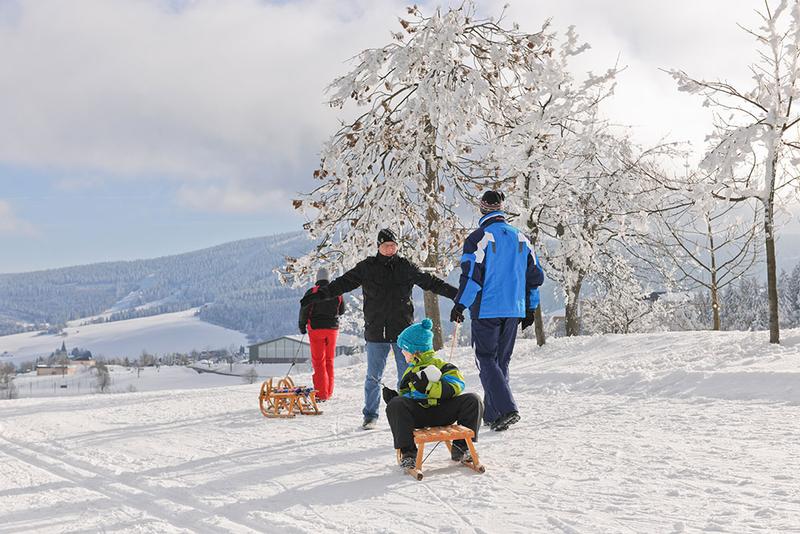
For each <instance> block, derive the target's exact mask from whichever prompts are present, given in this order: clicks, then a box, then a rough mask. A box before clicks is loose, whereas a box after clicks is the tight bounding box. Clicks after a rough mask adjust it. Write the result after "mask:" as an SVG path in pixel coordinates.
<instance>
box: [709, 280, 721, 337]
mask: <svg viewBox="0 0 800 534" xmlns="http://www.w3.org/2000/svg"><path fill="white" fill-rule="evenodd" d="M715 278H716V277H715V276H713V275H712V277H711V315H712V317H713V321H714V325H713V330H722V322H721V321H720V319H719V290H718V289H717V282H716V279H715Z"/></svg>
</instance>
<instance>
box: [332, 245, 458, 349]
mask: <svg viewBox="0 0 800 534" xmlns="http://www.w3.org/2000/svg"><path fill="white" fill-rule="evenodd" d="M415 285H417V286H419V287H421V288H422V289H424V290H427V291H433V292H434V293H436V294H437V295H442V296H443V297H447V298H449V299H453V298H454V297H455V296H456V293H457V292H458V290H457V289H456V288H455V287H453V286H451V285H450V284H448V283H447V282H445V281H444V280H442V279H441V278H437V277H436V276H433V275H432V274H428V273H424V272H422V271H420V270H419V268H418V267H417V266H416V265H414V264H413V263H411V262H410V261H408V260H407V259H405V258H402V257H400V256H398V255H396V254H395V255H394V256H391V257H386V256H383V255H381V254H376V255H375V256H371V257H369V258H367V259H365V260H362V261H360V262H359V263H358V264H357V265H356V266H355V267H353V268H352V269H350V270H349V271H347V272H346V273H344V274H343V275H342V276H340V277H339V278H337V279H335V280H333V281H332V282H331V283H330V285H329V286H328V288H327V289H328V292H329V294H330V295H331V296H337V295H341V294H342V293H347V292H348V291H352V290H354V289H356V288H357V287H359V286H361V291H362V293H363V295H364V338H365V339H366V340H367V341H376V342H381V343H394V342H395V341H397V336H398V335H399V334H400V332H402V331H403V330H404V329H405V328H406V327H407V326H408V325H410V324H411V323H413V322H414V304H413V303H412V302H411V290H412V289H413V288H414V286H415Z"/></svg>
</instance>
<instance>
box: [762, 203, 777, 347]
mask: <svg viewBox="0 0 800 534" xmlns="http://www.w3.org/2000/svg"><path fill="white" fill-rule="evenodd" d="M772 198H773V195H770V201H769V202H768V203H767V204H766V205H765V206H764V234H765V236H766V248H767V294H768V295H769V342H770V343H780V342H781V341H780V326H779V323H778V275H777V259H776V257H775V233H774V230H775V228H774V213H773V206H772Z"/></svg>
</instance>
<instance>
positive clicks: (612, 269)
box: [581, 255, 674, 334]
mask: <svg viewBox="0 0 800 534" xmlns="http://www.w3.org/2000/svg"><path fill="white" fill-rule="evenodd" d="M598 259H600V260H601V261H600V262H599V265H600V268H599V269H598V270H597V271H596V272H595V273H593V276H592V280H593V281H594V284H593V286H594V287H593V289H594V292H593V294H592V296H591V297H588V298H585V299H583V301H582V303H581V321H582V323H583V326H584V330H585V331H586V332H587V333H590V334H595V333H603V334H605V333H614V334H628V333H633V332H654V331H663V330H667V329H668V328H669V325H670V316H671V315H672V312H673V311H674V310H673V307H671V306H670V305H669V304H668V303H667V302H666V301H665V300H664V299H659V298H657V296H654V298H649V297H650V295H649V294H648V292H647V291H646V290H645V289H644V288H643V286H642V284H641V283H640V281H639V280H638V279H637V278H636V275H635V272H634V267H633V266H632V265H631V264H630V263H629V262H628V261H626V260H625V259H624V258H623V257H622V256H620V255H611V256H605V255H601V256H600V258H598Z"/></svg>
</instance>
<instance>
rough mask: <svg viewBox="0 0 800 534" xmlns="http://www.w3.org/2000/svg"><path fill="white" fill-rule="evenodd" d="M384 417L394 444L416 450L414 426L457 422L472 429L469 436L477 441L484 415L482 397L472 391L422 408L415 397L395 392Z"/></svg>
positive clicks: (407, 450) (395, 446)
mask: <svg viewBox="0 0 800 534" xmlns="http://www.w3.org/2000/svg"><path fill="white" fill-rule="evenodd" d="M386 418H387V419H388V420H389V426H390V427H391V428H392V436H393V437H394V448H395V449H401V450H402V451H403V452H410V451H414V450H416V448H417V447H416V445H415V444H414V429H416V428H422V427H426V426H442V425H450V424H452V423H458V424H459V425H463V426H465V427H467V428H470V429H472V431H473V432H475V437H474V438H472V440H473V441H478V428H479V427H480V425H481V419H483V401H481V398H480V397H479V396H478V395H476V394H475V393H463V394H461V395H458V396H456V397H453V398H451V399H447V400H446V401H443V402H442V404H440V405H438V406H431V407H429V408H423V407H422V406H420V405H419V403H418V402H417V401H414V400H412V399H409V398H407V397H401V396H398V397H395V398H393V399H392V400H391V401H390V402H389V404H388V405H387V406H386Z"/></svg>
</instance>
